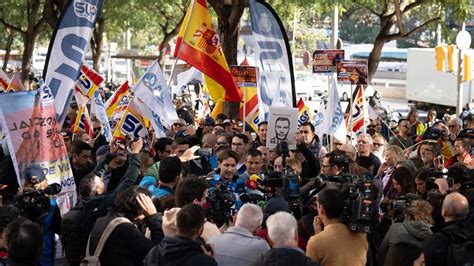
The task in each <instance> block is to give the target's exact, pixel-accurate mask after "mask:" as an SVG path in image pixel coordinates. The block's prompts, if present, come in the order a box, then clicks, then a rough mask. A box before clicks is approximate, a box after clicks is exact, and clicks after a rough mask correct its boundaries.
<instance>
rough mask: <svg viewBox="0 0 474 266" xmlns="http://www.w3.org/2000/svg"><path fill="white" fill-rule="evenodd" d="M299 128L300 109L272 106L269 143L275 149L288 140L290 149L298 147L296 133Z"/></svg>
mask: <svg viewBox="0 0 474 266" xmlns="http://www.w3.org/2000/svg"><path fill="white" fill-rule="evenodd" d="M297 130H298V109H297V108H287V107H270V113H269V120H268V131H267V144H266V146H267V147H268V148H271V149H274V148H275V147H276V146H277V145H278V144H279V143H281V142H284V141H286V142H287V143H288V146H289V147H290V149H296V141H295V135H296V132H297Z"/></svg>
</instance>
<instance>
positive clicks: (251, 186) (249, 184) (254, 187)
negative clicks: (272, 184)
mask: <svg viewBox="0 0 474 266" xmlns="http://www.w3.org/2000/svg"><path fill="white" fill-rule="evenodd" d="M255 176H256V175H255ZM245 186H246V187H247V188H248V189H250V190H258V191H260V192H262V193H266V192H267V191H266V190H265V189H264V188H263V187H262V186H260V185H259V184H258V182H257V181H253V180H251V179H250V178H249V179H248V180H247V181H246V182H245Z"/></svg>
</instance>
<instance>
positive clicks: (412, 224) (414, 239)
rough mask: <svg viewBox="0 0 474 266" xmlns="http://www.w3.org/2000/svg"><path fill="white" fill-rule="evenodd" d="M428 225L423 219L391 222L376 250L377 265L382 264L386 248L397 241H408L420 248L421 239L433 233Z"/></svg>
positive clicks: (423, 239)
mask: <svg viewBox="0 0 474 266" xmlns="http://www.w3.org/2000/svg"><path fill="white" fill-rule="evenodd" d="M430 227H431V225H430V224H429V223H426V222H424V221H406V222H403V223H394V224H392V226H390V229H389V230H388V232H387V234H386V235H385V237H384V239H383V240H382V243H381V244H380V248H379V250H378V252H377V262H378V263H379V265H384V261H385V256H386V255H387V252H388V250H389V249H390V247H392V246H394V245H395V244H397V243H400V242H405V243H410V244H413V245H416V246H419V247H420V248H421V245H422V243H423V241H425V239H427V238H428V237H430V236H431V235H432V234H433V233H432V232H431V230H430Z"/></svg>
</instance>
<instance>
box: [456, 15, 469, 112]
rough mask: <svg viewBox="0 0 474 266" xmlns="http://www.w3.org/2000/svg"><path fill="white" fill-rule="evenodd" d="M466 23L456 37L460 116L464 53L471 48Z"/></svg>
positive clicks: (458, 110)
mask: <svg viewBox="0 0 474 266" xmlns="http://www.w3.org/2000/svg"><path fill="white" fill-rule="evenodd" d="M464 27H465V26H464V23H463V24H462V30H461V31H460V32H459V33H458V35H456V45H457V47H458V76H457V90H458V101H457V108H456V113H457V114H460V113H461V112H462V107H463V84H462V73H461V66H462V58H463V57H462V52H463V51H464V50H467V49H469V47H470V46H471V34H469V32H467V31H466V30H465V29H464Z"/></svg>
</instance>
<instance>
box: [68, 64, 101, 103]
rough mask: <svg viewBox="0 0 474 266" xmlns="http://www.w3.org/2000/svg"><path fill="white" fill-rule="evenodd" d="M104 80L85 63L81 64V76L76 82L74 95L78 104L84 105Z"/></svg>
mask: <svg viewBox="0 0 474 266" xmlns="http://www.w3.org/2000/svg"><path fill="white" fill-rule="evenodd" d="M102 82H104V78H103V77H102V76H101V75H99V74H98V73H97V72H95V71H94V70H92V69H90V68H89V67H87V66H86V65H82V68H81V77H80V78H79V80H78V81H77V82H76V86H75V88H74V97H76V101H77V103H78V104H79V106H82V105H85V104H86V103H87V102H89V100H90V99H92V97H93V96H94V92H95V91H96V90H97V88H99V86H100V84H102Z"/></svg>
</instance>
